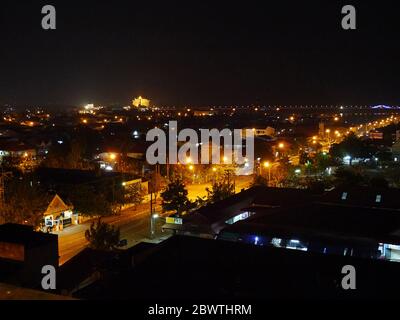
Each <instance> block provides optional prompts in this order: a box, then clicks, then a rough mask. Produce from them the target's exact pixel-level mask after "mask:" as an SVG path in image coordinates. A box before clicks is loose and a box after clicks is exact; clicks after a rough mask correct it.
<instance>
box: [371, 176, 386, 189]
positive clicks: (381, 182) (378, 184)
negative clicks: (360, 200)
mask: <svg viewBox="0 0 400 320" xmlns="http://www.w3.org/2000/svg"><path fill="white" fill-rule="evenodd" d="M369 185H370V186H371V187H373V188H380V189H388V188H389V181H387V180H386V179H385V178H384V177H382V176H376V177H372V178H371V179H370V180H369Z"/></svg>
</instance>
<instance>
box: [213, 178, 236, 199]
mask: <svg viewBox="0 0 400 320" xmlns="http://www.w3.org/2000/svg"><path fill="white" fill-rule="evenodd" d="M206 191H207V193H208V201H209V202H211V203H214V202H218V201H221V200H224V199H226V198H229V197H230V196H232V195H234V194H235V187H234V185H233V183H231V182H230V181H227V180H222V181H219V182H214V183H213V185H212V190H210V189H209V188H206Z"/></svg>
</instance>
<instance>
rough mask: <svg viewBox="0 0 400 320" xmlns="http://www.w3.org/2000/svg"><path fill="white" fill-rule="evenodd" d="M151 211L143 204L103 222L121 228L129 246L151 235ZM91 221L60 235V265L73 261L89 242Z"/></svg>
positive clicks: (69, 228) (65, 230)
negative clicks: (87, 238)
mask: <svg viewBox="0 0 400 320" xmlns="http://www.w3.org/2000/svg"><path fill="white" fill-rule="evenodd" d="M149 214H150V209H149V204H143V205H141V206H140V207H139V208H137V209H136V210H134V209H132V208H131V209H127V210H124V211H123V212H122V213H121V214H120V215H118V216H112V217H105V218H102V221H104V222H106V223H109V224H112V225H115V226H117V227H119V228H120V231H121V239H126V240H128V246H132V245H133V244H135V243H136V242H138V241H140V240H142V239H144V238H146V237H148V236H149V233H150V218H149ZM90 223H91V221H88V222H85V223H83V224H80V225H77V226H70V227H68V228H65V229H64V230H63V231H60V232H56V234H58V250H59V255H60V265H62V264H64V263H65V262H66V261H68V260H69V259H71V258H72V257H73V256H75V255H76V254H78V253H79V252H80V251H82V250H83V249H84V248H85V247H86V245H87V241H86V238H85V231H86V230H88V229H89V227H90Z"/></svg>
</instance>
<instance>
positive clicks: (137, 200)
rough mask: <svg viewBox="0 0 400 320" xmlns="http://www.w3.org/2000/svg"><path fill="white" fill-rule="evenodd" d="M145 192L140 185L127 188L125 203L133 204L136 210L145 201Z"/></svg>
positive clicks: (136, 184)
mask: <svg viewBox="0 0 400 320" xmlns="http://www.w3.org/2000/svg"><path fill="white" fill-rule="evenodd" d="M144 196H145V191H144V190H143V188H142V186H141V184H140V183H135V184H132V185H129V186H126V187H125V203H129V204H133V205H134V206H135V208H136V206H138V205H139V204H141V203H142V202H143V200H144Z"/></svg>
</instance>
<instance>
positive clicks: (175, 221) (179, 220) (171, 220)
mask: <svg viewBox="0 0 400 320" xmlns="http://www.w3.org/2000/svg"><path fill="white" fill-rule="evenodd" d="M165 222H166V223H169V224H183V220H182V218H174V217H167V219H166V221H165Z"/></svg>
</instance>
